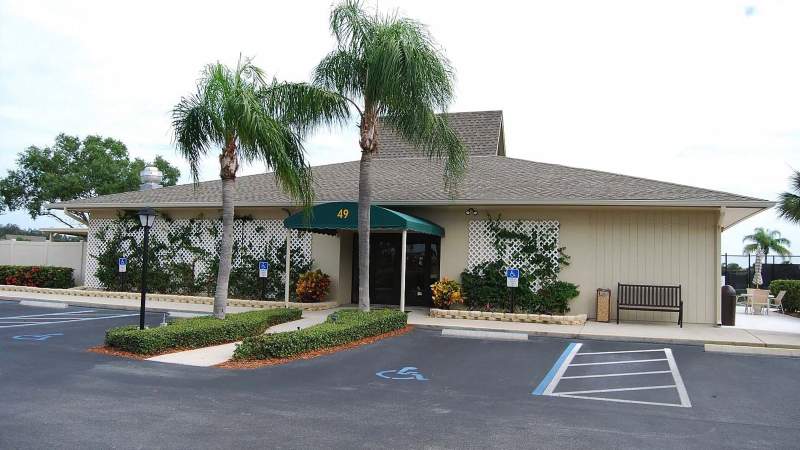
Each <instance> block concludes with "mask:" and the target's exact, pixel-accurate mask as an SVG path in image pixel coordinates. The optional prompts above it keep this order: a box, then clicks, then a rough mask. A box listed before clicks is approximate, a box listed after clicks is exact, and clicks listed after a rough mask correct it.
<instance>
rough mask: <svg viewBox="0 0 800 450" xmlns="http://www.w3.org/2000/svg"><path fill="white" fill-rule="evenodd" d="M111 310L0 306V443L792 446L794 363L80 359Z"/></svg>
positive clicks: (428, 356) (420, 356)
mask: <svg viewBox="0 0 800 450" xmlns="http://www.w3.org/2000/svg"><path fill="white" fill-rule="evenodd" d="M66 313H69V314H66ZM47 314H53V315H49V316H47ZM128 314H131V312H130V311H114V310H98V309H94V310H91V312H87V309H84V308H68V309H66V310H52V309H49V308H32V307H24V306H20V305H19V304H17V303H15V302H0V402H2V408H0V448H4V449H5V448H13V449H26V448H215V449H219V448H322V447H325V448H489V447H494V448H595V449H596V448H631V449H634V448H635V449H640V448H731V447H733V448H797V442H798V439H799V438H800V431H798V427H797V423H799V422H800V407H798V402H800V388H798V383H797V374H798V373H800V360H798V359H791V358H779V357H759V356H739V355H725V354H714V353H705V352H704V351H703V349H702V347H698V346H680V345H658V344H652V343H650V344H645V343H631V342H614V341H577V340H565V339H556V338H544V337H542V338H536V337H530V338H529V339H528V340H525V341H502V340H493V339H477V338H476V339H470V338H456V337H445V336H442V333H441V331H437V330H425V329H416V330H414V331H412V332H411V333H409V334H406V335H403V336H399V337H395V338H390V339H384V340H381V341H378V342H376V343H373V344H370V345H367V346H363V347H359V348H356V349H352V350H348V351H344V352H339V353H335V354H331V355H326V356H322V357H319V358H314V359H309V360H298V361H295V362H292V363H289V364H285V365H281V366H271V367H262V368H259V369H254V370H225V369H219V368H213V367H210V368H205V367H189V366H179V365H173V364H165V363H156V362H150V361H136V360H127V359H121V358H115V357H111V356H106V355H100V354H96V353H90V352H87V351H86V349H87V348H88V347H91V346H94V345H99V344H101V343H102V340H103V334H104V332H105V330H106V329H107V328H109V327H112V326H119V325H123V324H135V323H137V322H138V316H136V315H128ZM23 316H24V317H23ZM32 316H35V317H32ZM115 316H123V317H115ZM74 318H79V319H87V320H77V319H74ZM161 318H162V316H161V315H160V314H154V315H151V316H150V317H148V322H149V323H150V324H152V325H156V324H157V323H158V322H160V321H161ZM88 319H91V320H88ZM17 324H28V325H24V326H12V325H17ZM20 336H22V338H20Z"/></svg>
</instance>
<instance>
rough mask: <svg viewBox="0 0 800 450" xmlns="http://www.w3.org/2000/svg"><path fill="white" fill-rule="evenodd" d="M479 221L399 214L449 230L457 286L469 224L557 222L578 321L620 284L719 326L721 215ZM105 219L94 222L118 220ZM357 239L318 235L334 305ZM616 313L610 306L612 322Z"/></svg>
mask: <svg viewBox="0 0 800 450" xmlns="http://www.w3.org/2000/svg"><path fill="white" fill-rule="evenodd" d="M474 208H475V209H477V210H478V212H479V215H477V216H467V215H465V214H464V211H465V209H466V207H441V206H437V207H417V208H405V207H396V208H394V209H397V210H400V211H404V212H408V213H410V214H413V215H416V216H418V217H422V218H425V219H428V220H430V221H432V222H434V223H437V224H439V225H440V226H442V227H443V228H444V229H445V236H444V237H443V238H442V242H441V245H442V249H441V275H442V276H443V277H448V278H451V279H459V277H460V275H461V272H462V271H463V270H464V268H465V267H466V265H467V259H468V253H469V234H468V228H469V222H470V221H472V220H485V219H486V214H487V213H489V214H491V215H492V216H497V215H498V214H500V215H501V216H502V218H503V219H511V220H517V219H522V220H557V221H558V222H559V224H560V232H559V240H560V245H562V246H565V247H566V250H565V251H566V254H567V255H569V256H570V257H571V264H570V266H569V267H566V268H565V269H564V271H563V272H562V273H561V277H560V278H561V279H562V280H564V281H569V282H572V283H575V284H577V285H578V286H579V289H580V291H581V295H580V296H579V297H578V298H577V299H575V300H573V301H572V303H571V310H572V313H575V314H588V315H589V317H594V316H595V291H596V289H597V288H609V289H611V290H612V298H616V286H617V283H620V282H621V283H642V284H680V285H681V286H682V294H683V301H684V314H685V316H684V320H685V321H686V322H688V323H716V321H717V313H718V311H717V308H716V305H717V304H718V300H717V299H718V295H719V292H718V291H719V277H718V276H717V272H718V270H717V267H718V264H717V263H716V261H717V260H718V258H719V256H718V253H719V252H718V251H716V250H715V249H716V248H718V247H719V225H718V224H719V217H720V211H719V210H718V209H703V208H683V209H681V208H655V207H652V208H641V207H640V208H611V207H605V208H601V207H594V208H590V207H585V208H577V207H511V206H509V207H499V208H498V207H491V208H484V207H480V206H479V205H475V206H474ZM166 212H167V214H169V215H170V216H171V217H173V218H175V219H180V218H189V217H197V216H198V215H200V214H202V215H203V216H205V217H208V218H212V217H218V215H219V212H218V210H182V211H181V210H174V211H170V210H168V211H166ZM237 214H238V215H251V216H252V217H253V218H255V219H274V220H282V219H283V218H285V217H286V212H285V211H283V210H282V209H280V208H260V209H253V208H251V209H245V208H242V209H237ZM115 216H116V213H114V212H103V213H101V214H98V215H95V214H93V217H108V218H112V217H115ZM352 239H353V233H352V232H347V231H344V232H339V234H338V236H336V237H333V236H324V235H313V238H312V250H311V251H312V257H313V258H314V260H315V266H316V267H318V268H320V269H321V270H322V271H324V272H325V273H328V274H329V275H331V279H332V287H333V289H332V292H331V295H330V299H331V300H336V301H338V302H339V303H342V304H346V303H350V298H351V288H352V287H351V280H352V245H353V243H352ZM615 312H616V309H615V308H614V306H613V304H612V319H613V318H614V317H615ZM621 318H622V319H623V320H646V321H675V320H676V314H675V313H658V312H649V311H622V315H621Z"/></svg>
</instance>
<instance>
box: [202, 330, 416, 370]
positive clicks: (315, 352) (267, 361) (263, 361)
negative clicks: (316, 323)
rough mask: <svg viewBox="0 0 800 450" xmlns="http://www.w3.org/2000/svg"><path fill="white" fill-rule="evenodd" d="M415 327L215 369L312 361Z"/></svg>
mask: <svg viewBox="0 0 800 450" xmlns="http://www.w3.org/2000/svg"><path fill="white" fill-rule="evenodd" d="M413 329H414V327H413V326H411V325H406V327H405V328H401V329H399V330H395V331H390V332H388V333H383V334H379V335H377V336H370V337H368V338H364V339H360V340H357V341H353V342H349V343H347V344H342V345H337V346H336V347H328V348H323V349H320V350H313V351H310V352H306V353H301V354H299V355H295V356H291V357H289V358H272V359H249V360H233V359H232V360H230V361H226V362H224V363H222V364H217V365H216V366H214V367H221V368H223V369H256V368H258V367H264V366H277V365H280V364H286V363H289V362H292V361H296V360H298V359H312V358H316V357H318V356H323V355H328V354H330V353H336V352H340V351H342V350H349V349H351V348H355V347H360V346H362V345H367V344H372V343H373V342H377V341H380V340H381V339H386V338H390V337H395V336H401V335H403V334H406V333H408V332H409V331H411V330H413Z"/></svg>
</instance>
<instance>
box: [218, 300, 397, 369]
mask: <svg viewBox="0 0 800 450" xmlns="http://www.w3.org/2000/svg"><path fill="white" fill-rule="evenodd" d="M406 320H407V316H406V314H405V313H403V312H401V311H398V310H394V309H379V310H375V311H370V312H362V311H356V310H345V311H339V312H336V313H333V314H331V315H330V316H328V318H327V320H326V321H325V322H323V323H321V324H319V325H315V326H313V327H309V328H306V329H303V330H298V331H289V332H286V333H276V334H268V335H261V336H253V337H249V338H246V339H245V340H244V341H243V342H242V343H241V344H240V345H239V346H237V347H236V351H235V352H234V353H233V359H235V360H248V359H274V358H288V357H291V356H295V355H299V354H301V353H307V352H311V351H315V350H320V349H324V348H330V347H336V346H339V345H344V344H347V343H349V342H353V341H357V340H360V339H364V338H367V337H371V336H377V335H379V334H384V333H388V332H391V331H395V330H399V329H401V328H404V327H405V326H406Z"/></svg>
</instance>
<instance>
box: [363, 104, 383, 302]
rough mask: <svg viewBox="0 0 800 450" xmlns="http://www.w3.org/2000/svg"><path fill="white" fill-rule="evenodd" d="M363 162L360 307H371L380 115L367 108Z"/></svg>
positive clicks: (364, 118) (364, 123) (364, 124)
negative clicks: (374, 165) (371, 247)
mask: <svg viewBox="0 0 800 450" xmlns="http://www.w3.org/2000/svg"><path fill="white" fill-rule="evenodd" d="M360 131H361V136H360V137H361V139H360V141H359V145H360V146H361V162H360V164H359V168H358V172H359V173H358V309H360V310H361V311H369V228H370V227H369V224H370V217H369V216H370V208H371V206H372V183H371V181H370V175H371V173H370V172H371V168H370V166H371V163H372V156H373V154H374V153H375V152H376V151H377V150H378V139H377V137H378V136H377V133H378V115H377V114H376V113H375V112H374V111H373V110H372V108H369V107H367V108H365V112H364V114H363V115H362V116H361V130H360Z"/></svg>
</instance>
